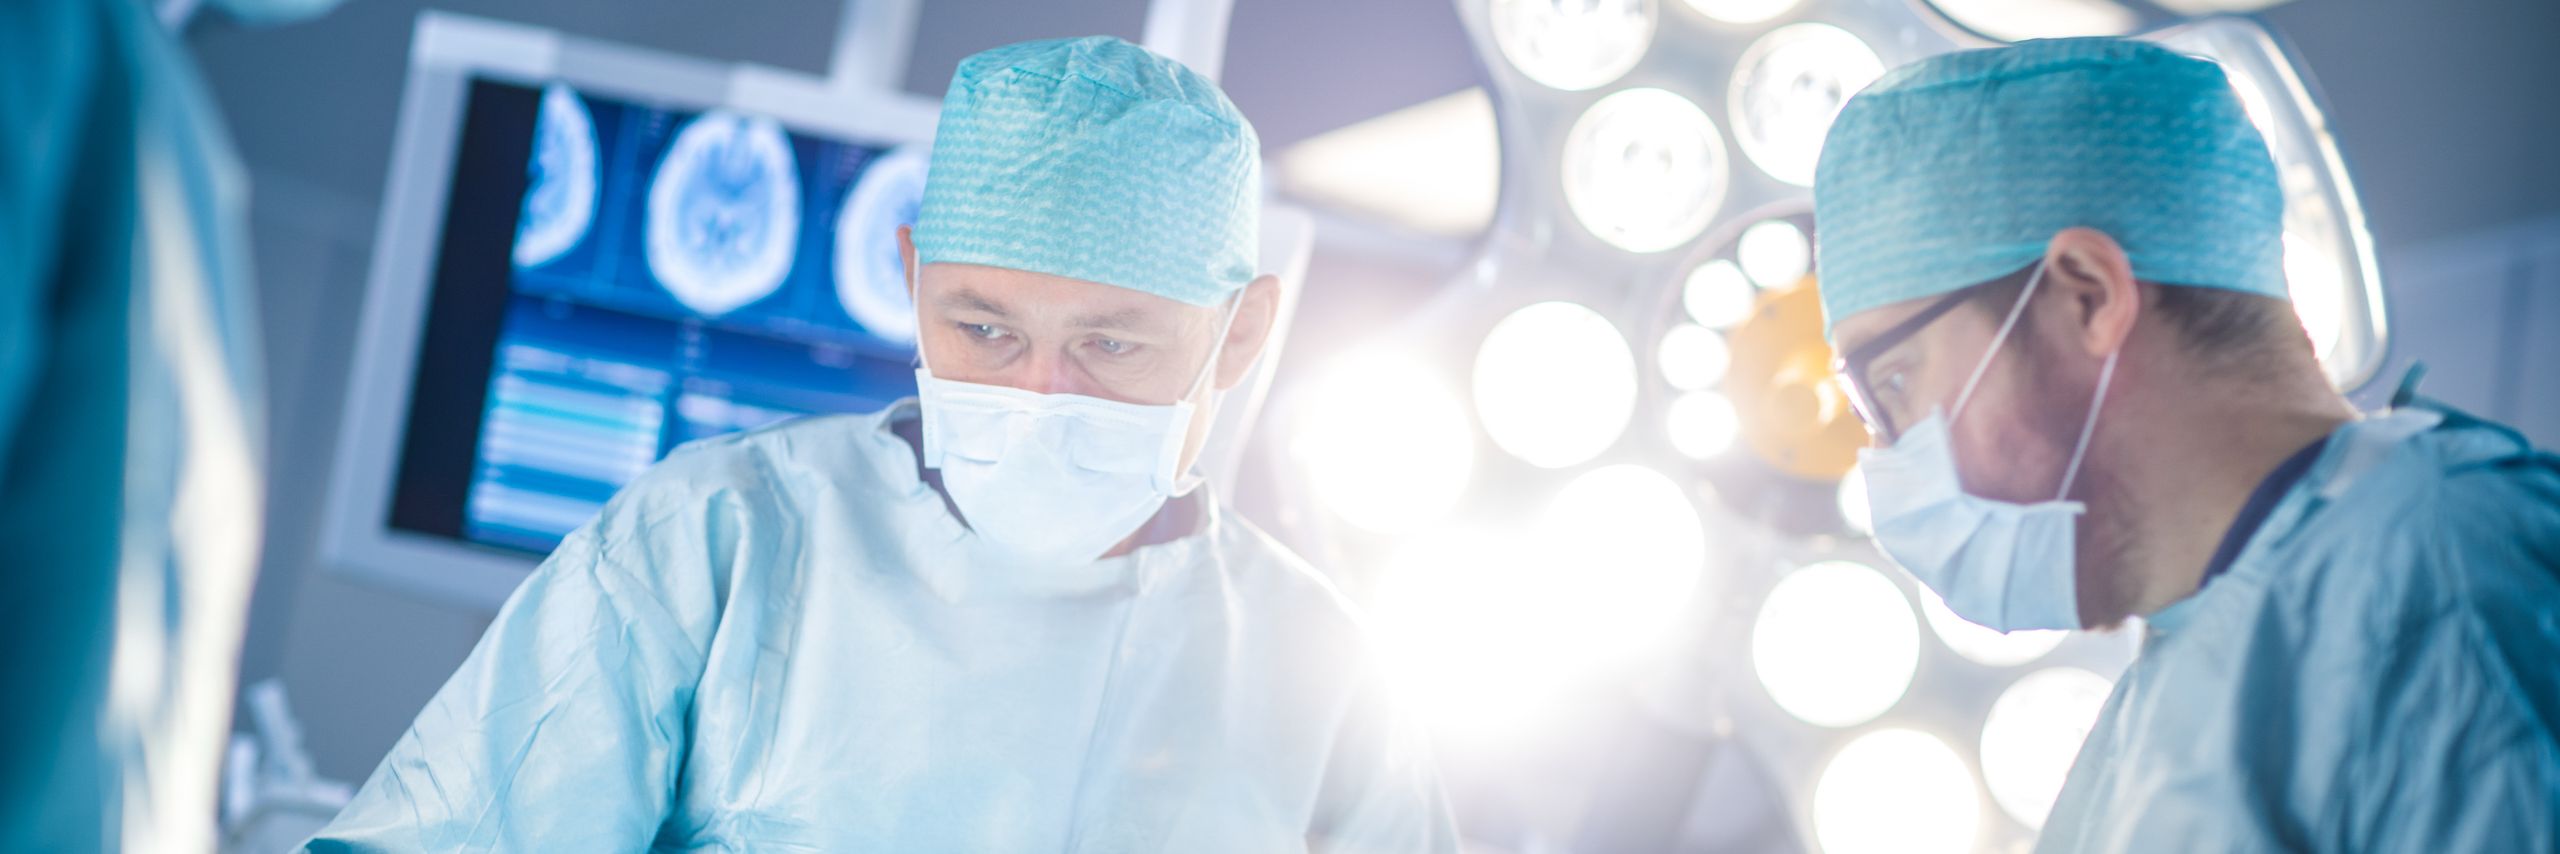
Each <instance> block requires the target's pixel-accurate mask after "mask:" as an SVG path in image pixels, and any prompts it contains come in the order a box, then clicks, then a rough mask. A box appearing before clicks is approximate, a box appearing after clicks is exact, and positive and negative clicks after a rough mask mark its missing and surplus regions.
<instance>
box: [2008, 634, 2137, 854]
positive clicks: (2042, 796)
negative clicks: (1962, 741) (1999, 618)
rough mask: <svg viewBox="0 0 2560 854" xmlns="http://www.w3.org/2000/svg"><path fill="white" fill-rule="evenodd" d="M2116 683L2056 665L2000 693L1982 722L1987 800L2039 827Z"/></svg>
mask: <svg viewBox="0 0 2560 854" xmlns="http://www.w3.org/2000/svg"><path fill="white" fill-rule="evenodd" d="M2114 688H2115V686H2114V685H2112V684H2110V683H2109V682H2108V681H2107V679H2106V677H2103V676H2099V675H2098V674H2095V673H2091V672H2089V671H2086V670H2082V669H2079V668H2077V667H2056V668H2052V669H2049V670H2039V671H2036V672H2034V673H2030V674H2027V675H2026V677H2025V678H2023V679H2019V680H2018V681H2017V684H2014V685H2011V686H2009V690H2006V691H2003V692H2001V693H2000V699H1999V700H1997V701H1995V702H1993V703H1992V704H1991V715H1990V716H1989V717H1988V718H1987V719H1985V720H1984V721H1983V724H1982V782H1983V784H1984V785H1985V786H1988V787H1989V788H1990V789H1991V800H1992V801H1993V802H1995V803H1998V804H1999V805H2000V809H2002V810H2004V811H2006V812H2008V813H2009V817H2011V818H2015V819H2017V820H2018V823H2019V824H2023V825H2026V826H2028V827H2031V828H2041V827H2043V826H2044V819H2045V815H2046V814H2047V813H2050V812H2052V811H2053V800H2054V797H2055V796H2056V795H2059V794H2061V793H2062V783H2063V780H2064V778H2066V777H2068V776H2070V774H2071V763H2072V760H2073V759H2075V758H2077V757H2078V756H2079V755H2080V744H2081V742H2084V741H2087V740H2088V738H2089V728H2090V727H2091V726H2093V725H2095V724H2096V723H2097V721H2098V712H2099V711H2100V710H2101V709H2103V708H2104V707H2105V706H2106V704H2107V693H2108V692H2109V691H2112V690H2114Z"/></svg>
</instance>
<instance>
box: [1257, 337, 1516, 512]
mask: <svg viewBox="0 0 2560 854" xmlns="http://www.w3.org/2000/svg"><path fill="white" fill-rule="evenodd" d="M1314 388H1315V392H1314V396H1313V397H1312V398H1311V399H1310V400H1309V401H1308V404H1307V407H1306V409H1305V410H1304V413H1305V415H1304V420H1303V421H1301V422H1300V426H1301V429H1300V432H1299V433H1298V437H1297V439H1296V441H1295V443H1294V444H1293V445H1292V448H1291V450H1292V451H1293V452H1294V454H1295V455H1296V457H1297V459H1298V463H1299V465H1300V466H1302V467H1303V469H1304V470H1305V471H1306V473H1307V477H1308V480H1309V481H1310V482H1311V483H1312V484H1313V486H1314V489H1315V493H1316V496H1317V498H1318V499H1320V500H1322V501H1323V502H1324V504H1325V506H1326V507H1328V508H1331V509H1332V510H1333V512H1334V513H1335V514H1337V515H1340V516H1341V517H1342V518H1343V519H1344V520H1345V521H1348V522H1350V523H1351V524H1353V525H1357V526H1359V527H1361V528H1365V529H1368V530H1371V531H1378V532H1382V533H1392V532H1396V531H1402V530H1406V529H1408V528H1411V527H1413V526H1414V525H1416V524H1419V523H1423V522H1429V521H1432V520H1436V519H1438V518H1440V517H1442V516H1444V515H1446V514H1447V513H1448V512H1449V510H1450V509H1451V508H1452V507H1454V506H1456V504H1457V502H1458V498H1459V496H1460V494H1462V493H1463V492H1465V490H1466V487H1467V479H1468V476H1469V475H1470V473H1471V472H1472V470H1473V468H1474V466H1475V431H1474V430H1473V429H1472V428H1471V426H1470V425H1469V424H1468V423H1467V414H1466V410H1465V408H1464V407H1463V406H1462V405H1461V404H1460V403H1459V402H1458V398H1457V395H1456V394H1454V393H1452V392H1451V391H1450V389H1449V387H1448V385H1447V384H1446V383H1444V382H1443V381H1442V380H1441V378H1440V376H1439V375H1438V374H1437V373H1435V372H1433V371H1432V370H1431V369H1430V368H1428V367H1425V366H1424V365H1423V364H1421V363H1420V362H1417V361H1415V360H1414V359H1411V358H1408V357H1404V356H1401V355H1396V354H1388V353H1367V354H1361V355H1359V356H1355V357H1353V358H1348V359H1345V360H1343V361H1342V362H1339V363H1337V364H1336V365H1335V366H1334V367H1333V368H1332V369H1331V370H1330V371H1329V372H1327V373H1326V374H1325V375H1324V376H1323V378H1322V379H1321V380H1320V381H1319V382H1318V383H1317V384H1316V385H1315V387H1314Z"/></svg>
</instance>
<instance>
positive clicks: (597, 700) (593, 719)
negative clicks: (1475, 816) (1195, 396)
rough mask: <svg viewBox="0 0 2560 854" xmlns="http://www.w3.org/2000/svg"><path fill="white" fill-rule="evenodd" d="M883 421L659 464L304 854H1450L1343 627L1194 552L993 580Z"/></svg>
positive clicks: (581, 542) (1305, 599)
mask: <svg viewBox="0 0 2560 854" xmlns="http://www.w3.org/2000/svg"><path fill="white" fill-rule="evenodd" d="M916 417H917V414H916V408H915V404H914V403H913V402H912V401H909V402H905V403H901V404H899V405H897V406H894V407H892V408H891V409H889V410H888V411H886V412H884V413H881V414H878V415H868V416H839V417H829V418H820V419H812V420H805V421H801V422H797V423H793V424H789V425H785V426H782V427H778V428H773V429H768V430H765V431H761V432H756V433H751V434H744V435H737V436H730V437H723V438H719V439H712V440H707V441H705V442H702V443H697V444H695V445H691V446H688V447H686V448H683V449H680V450H678V451H677V452H676V453H675V454H673V455H672V456H670V457H669V458H668V459H667V460H666V461H664V462H662V463H660V464H659V465H657V466H656V467H654V468H652V469H651V470H650V471H649V472H648V473H646V474H644V475H643V476H642V477H641V478H640V479H639V480H637V481H635V482H634V483H633V484H631V485H630V486H629V487H628V488H626V489H625V490H624V491H623V492H622V493H621V494H620V495H619V496H617V497H616V498H614V499H613V501H612V502H610V503H609V504H608V505H607V506H606V508H605V510H604V512H603V514H602V516H601V517H600V518H599V519H597V520H596V521H595V522H593V523H591V524H589V525H587V526H586V527H583V528H581V529H579V530H578V531H577V532H575V533H573V534H571V535H570V536H569V538H568V539H567V541H566V542H564V543H562V545H561V546H560V549H559V550H558V551H557V552H556V553H554V554H553V555H552V556H551V558H550V559H549V560H547V561H546V562H544V564H543V565H542V567H541V569H540V570H538V571H537V572H535V573H534V575H533V576H532V578H531V579H530V580H528V581H527V582H526V583H525V585H524V586H523V587H522V588H520V589H519V590H518V591H517V592H516V594H515V595H514V597H513V598H511V599H510V600H509V601H508V603H507V604H506V606H505V607H504V608H503V609H502V610H501V611H500V612H499V614H498V616H497V618H496V621H495V622H494V623H493V624H492V625H491V626H490V628H489V632H488V634H487V636H486V637H484V638H483V639H482V640H481V642H480V645H479V647H478V648H477V649H475V650H473V652H472V653H471V656H470V657H469V659H468V660H467V661H465V662H464V664H463V666H462V669H461V670H460V671H459V672H457V673H456V674H455V675H454V677H453V679H452V681H450V682H448V683H447V684H446V685H445V686H444V688H443V690H441V691H439V692H438V693H437V695H436V697H435V699H434V700H433V701H432V702H430V703H429V704H428V706H427V708H426V709H425V711H423V712H421V713H420V714H419V716H418V719H417V722H416V724H415V725H414V726H412V727H411V729H410V730H409V732H408V733H407V734H406V735H404V736H402V737H401V739H400V741H399V743H398V744H397V746H395V747H394V748H393V749H392V752H391V754H390V756H389V757H388V758H386V759H385V760H384V761H383V763H382V766H381V767H380V768H379V769H378V770H377V771H375V772H374V775H373V777H372V779H371V780H369V781H368V782H367V783H366V784H365V786H364V788H363V790H362V791H361V792H359V793H358V794H357V795H356V798H355V801H354V802H353V803H352V804H350V805H349V806H348V807H347V809H346V811H345V812H344V813H342V814H340V815H339V816H338V818H337V819H336V821H335V822H333V823H332V824H331V825H330V826H329V827H328V828H327V829H326V830H325V831H324V832H322V833H321V834H320V835H319V837H318V838H316V839H314V840H313V841H312V843H311V845H310V847H309V850H312V851H317V852H338V851H409V850H457V849H468V850H497V851H557V850H598V851H602V850H623V851H632V850H640V849H643V848H650V849H653V850H663V851H896V852H910V851H914V852H927V851H953V852H960V851H968V852H1014V851H1040V852H1058V851H1091V852H1124V851H1220V852H1256V851H1299V850H1308V849H1312V850H1318V851H1340V852H1388V851H1393V852H1408V851H1426V852H1427V851H1454V850H1455V837H1454V835H1453V833H1452V831H1451V826H1450V823H1449V819H1448V816H1447V811H1446V806H1445V803H1444V800H1443V798H1442V796H1441V794H1440V791H1439V788H1438V784H1437V782H1436V778H1435V775H1434V774H1433V772H1432V770H1431V766H1430V763H1429V760H1428V757H1427V756H1426V751H1425V748H1424V746H1423V744H1422V742H1421V741H1419V740H1418V739H1417V738H1416V736H1415V735H1414V733H1413V732H1412V731H1410V730H1408V729H1407V728H1406V727H1405V726H1404V725H1402V724H1400V723H1398V721H1397V719H1396V718H1394V717H1393V716H1392V710H1391V709H1390V708H1389V705H1388V700H1387V695H1386V693H1385V691H1386V686H1385V685H1384V683H1383V682H1382V681H1381V678H1380V673H1379V671H1378V669H1377V668H1376V667H1375V666H1374V665H1373V663H1372V659H1371V657H1370V655H1369V653H1368V651H1367V650H1366V648H1365V645H1364V642H1363V641H1362V639H1361V636H1360V634H1359V632H1358V629H1357V626H1356V625H1355V624H1354V621H1353V618H1352V617H1351V616H1350V611H1349V609H1348V608H1347V606H1346V605H1345V603H1344V600H1343V599H1342V598H1341V597H1340V595H1339V594H1338V593H1336V592H1335V591H1334V590H1333V589H1332V588H1331V587H1329V586H1328V585H1327V584H1326V583H1325V582H1324V581H1323V580H1321V579H1320V578H1319V577H1318V576H1316V575H1315V574H1314V573H1313V572H1312V571H1311V570H1310V569H1308V568H1307V567H1306V566H1304V565H1303V564H1301V563H1300V562H1298V561H1297V560H1296V559H1294V558H1292V557H1291V556H1290V555H1289V554H1288V553H1287V552H1286V551H1284V550H1283V549H1282V548H1281V547H1279V546H1278V545H1277V544H1275V543H1273V542H1272V541H1271V540H1270V539H1268V538H1267V537H1266V536H1264V535H1263V534H1262V533H1260V532H1258V531H1256V530H1254V529H1253V528H1252V527H1251V526H1250V525H1248V524H1246V523H1245V522H1244V521H1243V520H1242V519H1240V518H1237V517H1236V516H1234V515H1233V514H1231V513H1229V512H1227V511H1226V510H1224V509H1223V508H1219V507H1216V506H1214V503H1213V499H1212V498H1211V497H1210V491H1208V490H1201V491H1200V492H1199V493H1198V495H1200V498H1198V499H1196V500H1197V501H1199V502H1201V503H1200V504H1199V505H1195V506H1199V507H1201V508H1203V510H1202V512H1203V518H1204V519H1205V521H1204V522H1203V523H1202V524H1201V525H1200V526H1199V527H1198V528H1197V529H1196V530H1194V531H1193V532H1192V533H1191V534H1189V535H1187V536H1183V537H1180V538H1178V539H1173V540H1171V541H1168V542H1164V543H1160V544H1157V545H1151V546H1142V547H1140V548H1138V549H1137V550H1135V551H1133V552H1131V553H1129V554H1127V555H1124V556H1122V557H1117V558H1111V559H1106V560H1101V561H1096V562H1093V563H1090V564H1087V565H1084V566H1081V567H1075V568H1070V569H1063V570H1052V571H1043V572H1023V571H1019V570H1002V569H995V568H993V567H996V566H1001V565H1003V564H999V563H995V562H991V561H987V560H984V558H985V556H986V555H985V552H984V549H983V547H982V544H981V543H979V542H978V541H977V540H976V539H975V538H974V536H973V535H971V534H970V533H969V532H968V530H967V529H966V528H965V527H963V526H962V525H961V524H960V522H959V521H958V520H957V519H956V518H954V517H953V516H952V515H951V513H950V511H949V509H948V507H947V505H946V504H945V502H944V499H943V498H942V496H941V494H940V493H939V492H937V491H935V490H934V489H933V487H931V486H930V485H928V484H927V483H925V482H924V481H922V480H921V479H920V476H919V471H918V465H917V456H916V451H915V449H914V448H913V446H911V445H910V444H909V443H908V441H907V440H906V439H905V438H902V437H901V436H899V435H897V434H896V433H895V432H893V431H894V429H895V425H897V424H899V423H900V422H903V421H906V420H909V419H914V418H916Z"/></svg>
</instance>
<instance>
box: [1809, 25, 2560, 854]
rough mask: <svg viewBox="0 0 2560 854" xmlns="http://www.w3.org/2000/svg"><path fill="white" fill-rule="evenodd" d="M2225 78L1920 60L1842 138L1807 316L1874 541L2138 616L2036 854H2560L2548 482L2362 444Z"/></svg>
mask: <svg viewBox="0 0 2560 854" xmlns="http://www.w3.org/2000/svg"><path fill="white" fill-rule="evenodd" d="M2283 217H2284V197H2283V193H2282V191H2281V189H2280V187H2279V185H2278V183H2277V179H2276V173H2275V166H2274V164H2273V162H2272V161H2271V160H2270V159H2269V157H2268V154H2267V148H2266V144H2265V143H2264V141H2262V140H2261V139H2260V138H2259V136H2258V132H2257V130H2256V129H2255V128H2254V127H2252V126H2251V124H2250V122H2249V119H2248V116H2247V115H2246V114H2245V113H2244V112H2243V111H2242V108H2241V105H2240V102H2239V100H2238V98H2237V97H2236V96H2235V95H2234V94H2233V92H2232V90H2231V86H2230V84H2229V83H2228V82H2227V81H2226V80H2225V79H2224V77H2223V75H2222V71H2221V69H2219V68H2218V67H2216V66H2214V65H2212V64H2211V63H2208V62H2204V61H2202V60H2197V59H2192V58H2188V57H2184V56H2180V55H2177V54H2175V53H2172V52H2170V51H2168V50H2166V49H2164V48H2161V47H2158V46H2156V45H2150V44H2146V43H2142V42H2136V41H2128V40H2119V39H2067V40H2055V41H2037V42H2026V43H2023V44H2020V45H2018V46H2016V47H2010V48H1999V49H1992V50H1981V51H1968V52H1961V53H1954V54H1948V55H1944V56H1939V57H1935V58H1932V59H1928V60H1924V61H1922V62H1919V63H1915V64H1913V65H1910V66H1906V67H1904V68H1902V69H1899V70H1897V71H1894V72H1892V73H1889V74H1887V75H1886V76H1885V77H1884V78H1883V79H1881V80H1879V81H1877V82H1876V83H1875V84H1874V85H1873V86H1871V87H1869V88H1868V89H1867V90H1866V91H1864V92H1862V93H1860V94H1859V95H1857V96H1856V97H1855V98H1853V99H1851V100H1850V101H1849V103H1848V104H1847V105H1846V106H1845V107H1843V108H1842V110H1841V113H1840V116H1839V119H1838V122H1837V124H1835V125H1834V126H1833V127H1832V130H1831V135H1830V137H1829V138H1828V140H1827V141H1826V142H1825V144H1824V147H1823V150H1822V156H1821V161H1820V167H1819V169H1818V173H1817V176H1816V179H1815V184H1814V218H1815V225H1816V227H1817V228H1819V229H1820V238H1821V240H1820V245H1819V247H1818V255H1819V261H1818V263H1819V264H1820V267H1821V269H1822V284H1821V296H1822V301H1823V308H1824V313H1825V315H1826V318H1827V320H1828V322H1829V324H1830V326H1829V332H1830V334H1831V337H1832V340H1833V342H1834V343H1835V344H1836V345H1837V347H1838V348H1839V351H1840V352H1841V353H1842V354H1843V356H1842V359H1841V364H1840V372H1841V374H1842V377H1843V379H1844V380H1845V381H1846V383H1847V385H1848V386H1849V387H1850V388H1851V389H1852V390H1853V391H1854V392H1855V393H1854V394H1853V397H1854V398H1855V399H1856V400H1857V402H1858V406H1859V410H1860V413H1861V414H1862V415H1863V416H1865V418H1866V420H1867V423H1868V425H1869V427H1870V428H1872V430H1873V431H1874V433H1875V435H1876V445H1877V446H1876V447H1875V448H1872V449H1869V450H1867V451H1866V452H1865V453H1864V454H1863V455H1862V458H1861V461H1860V466H1861V469H1862V470H1863V471H1864V472H1865V475H1866V477H1867V485H1868V493H1869V496H1870V501H1871V502H1872V504H1873V508H1872V509H1873V512H1874V516H1873V518H1874V526H1875V534H1876V539H1877V542H1878V544H1879V545H1880V546H1881V547H1882V548H1883V550H1884V551H1885V552H1886V554H1888V555H1890V556H1891V557H1892V558H1893V559H1894V561H1895V562H1896V563H1899V564H1901V565H1902V566H1903V567H1904V568H1905V569H1907V570H1909V571H1910V572H1911V574H1912V575H1913V576H1915V577H1917V578H1918V579H1919V580H1920V581H1921V582H1923V583H1925V584H1927V585H1928V586H1929V587H1930V588H1931V589H1933V590H1935V591H1936V592H1937V593H1938V594H1939V595H1940V596H1942V597H1943V598H1944V599H1945V600H1946V603H1947V607H1949V608H1950V609H1953V610H1954V611H1955V612H1956V613H1957V614H1960V615H1963V616H1964V617H1966V618H1967V619H1970V620H1972V621H1974V622H1977V623H1981V624H1983V625H1986V626H1989V627H1991V628H1994V629H1999V630H2002V631H2012V630H2019V629H2076V628H2081V627H2084V626H2111V625H2116V624H2119V623H2122V622H2124V621H2125V620H2127V619H2129V618H2132V617H2141V618H2143V619H2144V620H2145V626H2146V629H2145V632H2144V634H2145V637H2144V639H2143V645H2142V653H2141V657H2140V658H2139V659H2137V660H2136V661H2135V662H2134V663H2133V666H2132V668H2131V669H2130V670H2128V671H2127V672H2126V673H2125V675H2124V678H2123V680H2122V681H2121V682H2119V683H2118V684H2117V686H2116V689H2115V693H2114V695H2113V696H2112V697H2110V698H2108V700H2107V704H2106V707H2105V710H2104V711H2103V713H2102V714H2101V715H2100V717H2099V719H2098V721H2097V723H2096V726H2095V727H2094V728H2093V729H2092V730H2091V731H2090V734H2089V740H2088V742H2087V744H2086V746H2085V747H2084V748H2083V749H2082V751H2081V753H2080V756H2079V759H2078V760H2077V762H2076V763H2075V764H2074V765H2073V767H2072V769H2071V773H2070V776H2069V779H2068V781H2067V782H2066V783H2065V784H2064V786H2063V789H2062V793H2061V796H2060V799H2059V801H2058V802H2057V803H2056V804H2055V806H2054V809H2053V813H2052V815H2051V816H2050V817H2049V818H2048V819H2047V821H2046V822H2045V825H2044V833H2043V837H2042V838H2041V839H2040V840H2039V841H2038V845H2037V850H2038V851H2040V852H2128V854H2130V852H2201V851H2324V852H2346V851H2374V852H2386V851H2389V852H2398V851H2431V852H2433V851H2460V852H2522V851H2560V739H2555V736H2554V733H2555V732H2560V664H2555V662H2560V459H2555V458H2554V457H2553V456H2552V455H2550V454H2549V453H2547V452H2544V451H2540V450H2537V449H2535V448H2533V447H2531V446H2529V445H2528V444H2527V443H2526V442H2525V441H2524V439H2523V437H2522V436H2520V435H2518V434H2517V433H2516V432H2515V431H2513V430H2510V429H2508V428H2506V427H2503V426H2500V425H2497V424H2492V423H2489V422H2487V421H2483V420H2480V419H2478V418H2474V417H2472V416H2470V415H2467V414H2465V413H2462V412H2458V411H2454V410H2452V409H2449V408H2447V407H2444V406H2441V405H2438V404H2435V403H2432V402H2428V401H2424V400H2422V399H2417V398H2415V397H2414V395H2412V394H2411V393H2410V390H2409V389H2408V388H2406V387H2404V388H2403V390H2402V394H2401V399H2400V400H2397V401H2395V403H2394V406H2393V408H2391V409H2389V410H2386V411H2382V412H2374V413H2360V412H2357V411H2356V410H2355V409H2354V408H2353V407H2352V406H2351V405H2349V404H2348V402H2347V401H2346V400H2345V399H2344V398H2343V397H2341V396H2339V394H2338V393H2337V392H2336V391H2335V390H2333V389H2332V388H2331V387H2330V385H2329V383H2328V381H2327V379H2326V378H2325V376H2323V375H2322V373H2321V371H2320V366H2319V364H2318V362H2317V360H2316V359H2314V357H2313V351H2312V347H2311V342H2310V340H2309V338H2308V336H2306V335H2305V334H2304V332H2303V330H2302V327H2301V325H2300V322H2299V321H2298V320H2296V318H2295V316H2294V314H2293V311H2292V306H2291V305H2290V303H2289V302H2288V296H2287V291H2286V287H2285V279H2284V273H2283V266H2282V263H2283V251H2284V247H2283V241H2282V228H2283Z"/></svg>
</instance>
